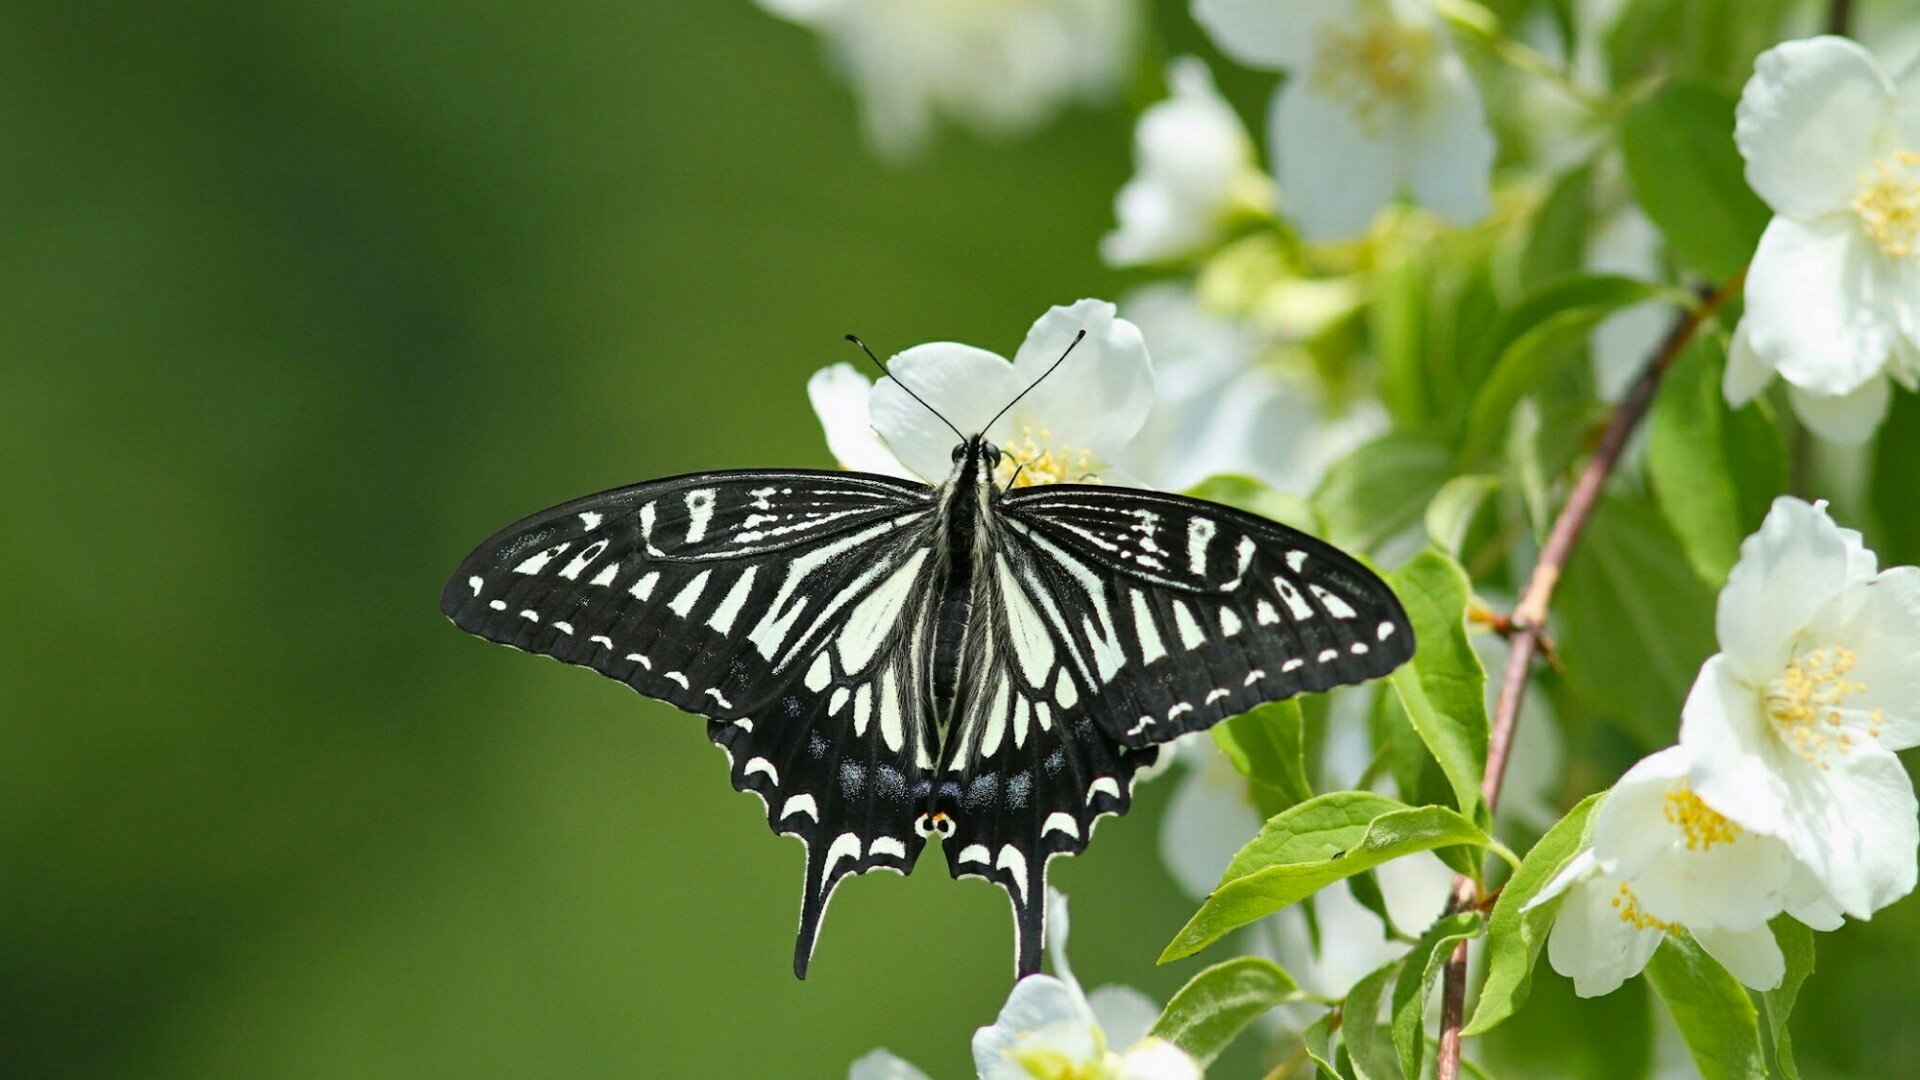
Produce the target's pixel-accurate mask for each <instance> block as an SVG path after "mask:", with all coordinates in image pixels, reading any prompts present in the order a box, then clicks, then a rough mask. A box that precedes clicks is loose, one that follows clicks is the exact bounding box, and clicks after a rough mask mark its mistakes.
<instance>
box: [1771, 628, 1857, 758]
mask: <svg viewBox="0 0 1920 1080" xmlns="http://www.w3.org/2000/svg"><path fill="white" fill-rule="evenodd" d="M1859 660H1860V658H1859V655H1858V654H1857V653H1855V652H1854V651H1853V650H1851V649H1848V648H1845V647H1844V646H1838V645H1836V646H1834V647H1832V648H1820V649H1813V650H1810V651H1808V652H1805V653H1801V654H1799V655H1797V656H1795V657H1793V659H1791V660H1789V661H1788V662H1787V668H1786V670H1785V671H1783V672H1781V673H1780V677H1779V678H1777V679H1775V680H1773V682H1772V683H1770V684H1768V686H1767V690H1766V700H1765V707H1766V711H1767V715H1768V716H1769V717H1771V718H1772V719H1773V722H1774V729H1775V731H1777V732H1778V733H1779V735H1780V737H1781V738H1782V739H1783V740H1785V742H1786V743H1787V745H1788V746H1789V747H1791V748H1792V749H1793V751H1794V753H1796V754H1798V755H1799V756H1800V758H1801V759H1802V760H1804V761H1807V762H1809V763H1813V762H1818V763H1819V764H1820V765H1821V767H1822V768H1825V767H1826V762H1825V761H1824V760H1822V759H1823V758H1825V757H1826V756H1827V755H1828V754H1835V753H1837V754H1841V755H1844V754H1847V753H1850V752H1851V751H1852V749H1853V737H1852V735H1851V733H1850V732H1849V730H1848V728H1847V726H1846V717H1845V716H1843V715H1842V714H1841V707H1842V706H1843V705H1844V703H1845V702H1846V700H1847V698H1849V697H1852V696H1853V695H1855V694H1860V693H1864V692H1865V691H1866V689H1867V687H1866V684H1865V683H1861V682H1858V681H1855V680H1853V679H1849V678H1847V677H1846V676H1847V673H1848V672H1850V671H1852V670H1853V668H1854V665H1855V664H1857V663H1859ZM1885 720H1886V717H1885V713H1884V711H1883V710H1880V709H1875V710H1873V711H1872V712H1870V713H1869V714H1868V715H1867V732H1866V733H1867V735H1868V736H1870V737H1872V738H1879V737H1880V727H1881V725H1882V724H1883V723H1885Z"/></svg>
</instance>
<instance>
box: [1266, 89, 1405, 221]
mask: <svg viewBox="0 0 1920 1080" xmlns="http://www.w3.org/2000/svg"><path fill="white" fill-rule="evenodd" d="M1267 145H1268V147H1269V149H1270V150H1271V152H1272V155H1273V168H1274V177H1275V179H1276V180H1278V181H1279V183H1280V200H1281V209H1282V210H1284V211H1286V212H1287V213H1288V214H1289V215H1290V216H1291V217H1292V218H1293V220H1294V222H1295V223H1296V224H1297V225H1298V226H1299V228H1300V233H1301V235H1303V236H1305V237H1306V238H1307V239H1309V240H1316V241H1332V240H1345V239H1349V238H1352V237H1354V236H1357V235H1359V234H1360V233H1362V232H1365V231H1366V229H1367V226H1369V225H1371V224H1372V223H1373V218H1374V215H1376V214H1378V213H1379V212H1380V211H1381V209H1382V208H1384V207H1385V206H1386V205H1387V204H1388V203H1390V202H1392V201H1393V200H1394V199H1395V198H1396V197H1397V196H1398V195H1399V194H1400V191H1401V189H1402V188H1404V187H1405V186H1406V181H1407V171H1408V162H1407V150H1406V146H1407V141H1406V140H1405V139H1404V138H1403V134H1402V133H1401V132H1400V131H1399V130H1397V125H1394V126H1391V127H1390V126H1388V125H1385V124H1382V125H1381V126H1380V127H1379V129H1378V130H1377V131H1376V130H1369V128H1368V127H1367V126H1366V125H1364V124H1363V123H1362V122H1361V120H1360V118H1359V117H1358V116H1356V115H1355V113H1354V106H1353V104H1352V103H1351V102H1347V101H1341V100H1339V99H1336V98H1332V97H1329V96H1327V95H1326V94H1325V93H1324V92H1322V90H1321V88H1320V87H1319V86H1318V85H1316V84H1315V83H1314V81H1313V80H1312V79H1306V78H1300V79H1291V80H1289V81H1288V82H1287V83H1286V85H1284V86H1282V87H1281V88H1280V90H1279V91H1278V92H1277V93H1275V94H1274V97H1273V107H1272V109H1271V110H1270V111H1269V113H1268V114H1267Z"/></svg>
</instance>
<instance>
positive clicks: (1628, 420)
mask: <svg viewBox="0 0 1920 1080" xmlns="http://www.w3.org/2000/svg"><path fill="white" fill-rule="evenodd" d="M1745 280H1746V272H1745V271H1742V272H1740V273H1739V274H1736V275H1734V276H1733V277H1732V278H1731V279H1729V280H1728V281H1726V282H1725V283H1724V284H1722V285H1720V286H1719V287H1718V288H1715V289H1711V290H1704V291H1703V292H1702V293H1701V296H1700V302H1699V303H1698V304H1696V305H1695V306H1693V307H1692V308H1690V309H1688V310H1687V311H1685V312H1683V313H1682V314H1681V315H1680V317H1679V318H1678V319H1676V320H1675V321H1674V324H1673V329H1671V330H1669V331H1668V332H1667V336H1666V338H1665V340H1663V341H1662V342H1661V344H1660V347H1659V349H1657V350H1656V351H1655V352H1654V354H1653V356H1652V358H1650V359H1649V360H1648V361H1647V364H1646V367H1644V368H1643V369H1642V370H1641V372H1640V377H1639V378H1638V379H1636V380H1635V381H1634V384H1633V387H1632V389H1630V390H1629V391H1628V392H1627V396H1626V398H1625V400H1623V401H1622V402H1621V404H1620V408H1619V409H1618V410H1616V411H1615V412H1614V414H1613V417H1612V418H1611V419H1610V420H1609V421H1608V422H1607V427H1606V431H1605V433H1604V434H1602V436H1601V438H1600V446H1599V448H1598V449H1597V450H1596V451H1595V452H1594V455H1593V458H1592V460H1590V461H1588V462H1587V467H1586V468H1585V469H1584V470H1583V471H1582V472H1581V473H1580V479H1579V480H1578V481H1577V482H1575V484H1574V486H1573V491H1572V492H1571V493H1570V494H1569V495H1568V496H1567V503H1566V505H1565V506H1564V507H1562V508H1561V510H1560V516H1559V517H1557V518H1555V519H1554V522H1553V529H1552V531H1551V532H1549V533H1548V534H1547V541H1546V544H1545V545H1543V546H1542V547H1541V549H1540V559H1539V561H1538V562H1537V563H1535V564H1534V568H1533V573H1532V575H1530V576H1529V577H1528V579H1527V585H1526V589H1525V591H1523V592H1522V593H1521V595H1520V603H1519V605H1518V606H1516V607H1515V608H1514V610H1513V615H1512V617H1511V622H1510V626H1511V632H1510V633H1509V635H1508V638H1507V640H1508V645H1507V665H1506V669H1505V671H1504V672H1503V673H1502V677H1501V681H1500V697H1499V700H1498V701H1497V702H1496V704H1495V706H1494V714H1493V724H1492V728H1491V731H1490V732H1489V734H1488V739H1487V767H1486V774H1485V776H1484V778H1483V779H1482V781H1481V784H1480V793H1481V797H1482V798H1484V799H1485V800H1486V804H1487V810H1488V812H1489V813H1491V812H1492V810H1493V807H1494V805H1495V804H1496V803H1497V802H1498V801H1499V799H1500V783H1501V780H1502V779H1503V778H1504V777H1505V775H1506V771H1507V755H1508V751H1509V750H1510V749H1511V748H1512V746H1513V734H1514V729H1515V728H1516V727H1518V726H1519V722H1520V702H1521V700H1522V698H1523V697H1525V695H1526V691H1527V676H1528V674H1529V673H1530V672H1531V669H1532V666H1533V660H1534V657H1535V656H1536V655H1537V654H1538V653H1539V652H1540V650H1541V647H1542V644H1543V643H1544V642H1545V640H1546V625H1547V608H1548V605H1549V604H1551V603H1552V601H1553V593H1554V589H1555V588H1556V587H1557V586H1558V585H1559V583H1560V575H1561V573H1562V571H1564V570H1565V568H1566V565H1567V562H1568V560H1569V559H1571V558H1572V556H1573V549H1574V545H1576V544H1578V543H1579V541H1580V534H1581V532H1582V531H1583V530H1584V529H1585V528H1586V525H1587V519H1588V518H1590V517H1592V516H1593V510H1594V507H1596V506H1597V505H1599V502H1600V493H1601V491H1602V490H1603V489H1604V488H1605V487H1606V483H1607V479H1608V478H1609V477H1610V476H1612V475H1613V470H1614V467H1615V466H1616V465H1618V464H1619V462H1620V455H1621V454H1622V453H1623V452H1624V451H1625V450H1626V447H1627V441H1628V439H1630V438H1631V437H1632V436H1633V433H1634V431H1635V430H1637V429H1638V428H1639V426H1640V422H1641V421H1642V420H1644V419H1645V418H1646V415H1647V412H1648V410H1649V409H1651V408H1652V406H1653V397H1654V394H1655V393H1656V392H1657V391H1658V390H1659V388H1660V381H1661V379H1662V378H1664V377H1665V375H1666V373H1667V369H1668V368H1671V367H1672V366H1673V363H1674V361H1675V360H1677V359H1679V357H1680V354H1681V353H1682V352H1685V351H1686V348H1687V346H1688V345H1689V344H1691V343H1692V342H1693V339H1694V337H1695V335H1696V334H1698V333H1699V331H1700V328H1701V327H1702V326H1704V325H1705V324H1706V323H1707V322H1708V321H1709V320H1710V319H1712V318H1713V316H1714V314H1715V313H1716V312H1718V311H1719V310H1720V308H1721V307H1723V306H1724V305H1725V304H1726V302H1727V301H1728V300H1730V299H1732V297H1733V296H1734V295H1735V294H1737V293H1738V292H1739V291H1740V287H1741V286H1742V285H1743V284H1744V283H1745ZM1478 904H1479V898H1478V897H1477V896H1476V895H1475V886H1474V883H1473V880H1472V879H1471V878H1468V877H1465V876H1464V875H1463V876H1461V877H1458V878H1456V879H1454V885H1453V898H1452V901H1451V903H1450V904H1449V907H1448V910H1449V912H1454V911H1465V910H1470V909H1472V908H1474V907H1476V906H1477V905H1478ZM1466 998H1467V943H1466V942H1464V941H1463V942H1461V943H1460V944H1459V945H1458V946H1457V947H1455V949H1454V950H1453V954H1452V955H1451V956H1450V957H1448V959H1447V967H1446V974H1445V977H1444V983H1443V990H1442V996H1441V1011H1440V1060H1439V1073H1438V1080H1457V1078H1458V1076H1459V1073H1460V1027H1461V1023H1462V1020H1463V1019H1464V1015H1465V1011H1466Z"/></svg>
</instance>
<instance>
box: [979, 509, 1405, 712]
mask: <svg viewBox="0 0 1920 1080" xmlns="http://www.w3.org/2000/svg"><path fill="white" fill-rule="evenodd" d="M1000 519H1001V521H1002V523H1003V524H1004V525H1005V526H1006V532H1007V534H1008V540H1007V544H1006V546H1007V547H1008V548H1010V549H1014V550H1023V551H1024V552H1025V555H1026V557H1027V558H1028V559H1029V560H1031V562H1032V564H1033V565H1034V566H1035V568H1036V569H1035V571H1034V573H1033V574H1032V575H1031V576H1032V577H1033V578H1034V579H1035V582H1036V588H1041V589H1048V590H1050V591H1051V592H1052V594H1053V601H1052V605H1051V608H1050V609H1049V618H1048V622H1049V625H1050V627H1051V628H1052V629H1053V631H1054V633H1055V635H1056V637H1057V639H1058V642H1059V645H1060V648H1061V649H1062V651H1063V652H1064V653H1066V654H1067V656H1068V658H1069V661H1070V662H1071V663H1072V664H1073V667H1074V669H1075V671H1076V672H1077V673H1078V674H1079V675H1080V676H1081V678H1082V679H1083V680H1084V683H1085V686H1086V700H1085V704H1084V708H1085V709H1086V710H1087V712H1088V713H1089V715H1091V716H1092V717H1093V719H1094V720H1095V721H1096V722H1097V723H1098V724H1099V725H1100V726H1101V728H1103V729H1104V730H1105V731H1106V732H1107V733H1108V734H1110V735H1113V736H1115V737H1117V738H1119V739H1120V740H1122V741H1123V742H1124V743H1125V744H1126V745H1129V746H1146V745H1150V744H1153V743H1160V742H1166V741H1168V740H1170V739H1173V738H1177V737H1178V736H1180V735H1182V734H1185V733H1187V732H1189V731H1199V730H1203V729H1205V728H1208V727H1211V726H1213V725H1214V724H1217V723H1219V722H1220V721H1222V720H1225V719H1227V718H1228V717H1231V716H1237V715H1239V714H1240V713H1243V712H1246V711H1247V710H1248V709H1251V708H1253V707H1254V706H1256V705H1260V704H1262V703H1264V702H1268V701H1276V700H1279V699H1282V698H1287V697H1292V696H1293V695H1295V694H1300V693H1305V692H1310V691H1318V690H1326V689H1329V688H1331V687H1334V686H1342V685H1347V684H1350V683H1357V682H1362V681H1365V680H1367V679H1373V678H1378V677H1380V676H1382V675H1385V674H1387V673H1388V672H1390V671H1392V670H1393V669H1394V668H1396V667H1398V666H1399V665H1400V664H1402V663H1403V662H1405V661H1406V660H1407V658H1408V657H1410V656H1412V655H1413V648H1414V641H1413V632H1412V627H1411V625H1410V624H1409V623H1408V621H1407V616H1406V612H1405V610H1404V609H1403V608H1402V607H1401V606H1400V602H1399V600H1398V599H1397V598H1396V597H1395V596H1394V595H1393V592H1392V590H1391V589H1389V588H1388V587H1387V585H1386V583H1385V582H1383V581H1381V580H1380V578H1379V577H1378V576H1377V575H1375V574H1374V573H1373V572H1372V571H1370V570H1368V569H1367V568H1366V567H1364V566H1361V565H1360V564H1359V563H1358V562H1356V561H1355V560H1354V559H1353V558H1352V557H1350V556H1348V555H1346V554H1345V553H1343V552H1341V551H1340V550H1338V549H1336V548H1334V547H1332V546H1330V545H1328V544H1325V543H1323V542H1321V541H1319V540H1316V539H1314V538H1313V537H1311V536H1308V535H1306V534H1304V533H1301V532H1299V531H1297V530H1295V529H1290V528H1288V527H1286V526H1284V525H1280V524H1278V523H1276V522H1273V521H1269V520H1267V519H1265V518H1260V517H1255V516H1253V515H1251V514H1246V513H1242V512H1240V511H1237V510H1234V509H1232V508H1230V507H1226V506H1221V505H1219V504H1216V503H1209V502H1202V501H1200V500H1197V499H1188V498H1184V497H1182V496H1178V495H1166V494H1160V493H1155V492H1147V491H1136V490H1131V489H1124V488H1109V487H1082V486H1065V485H1057V486H1052V487H1044V488H1033V489H1029V490H1027V491H1022V492H1020V493H1017V494H1015V495H1012V496H1010V497H1009V498H1007V499H1006V500H1005V501H1004V503H1003V504H1002V513H1001V518H1000ZM1053 611H1057V612H1058V613H1059V614H1058V615H1057V616H1053V615H1052V614H1051V612H1053Z"/></svg>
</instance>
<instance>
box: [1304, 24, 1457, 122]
mask: <svg viewBox="0 0 1920 1080" xmlns="http://www.w3.org/2000/svg"><path fill="white" fill-rule="evenodd" d="M1432 48H1433V38H1432V36H1431V34H1430V33H1429V32H1428V31H1427V30H1425V29H1423V28H1420V27H1413V26H1404V25H1401V24H1400V23H1396V22H1393V21H1391V20H1388V19H1374V20H1370V21H1368V22H1367V23H1365V24H1363V25H1362V26H1360V27H1358V28H1357V29H1354V30H1350V31H1343V30H1337V29H1334V28H1331V27H1328V28H1326V29H1324V30H1322V31H1321V34H1320V39H1319V42H1318V44H1317V46H1316V47H1315V50H1314V59H1313V75H1312V79H1313V83H1314V86H1315V87H1316V88H1318V89H1319V90H1320V92H1321V93H1323V94H1325V95H1327V96H1328V97H1332V98H1342V99H1345V100H1346V101H1348V102H1349V103H1350V104H1351V105H1352V107H1353V115H1354V116H1355V117H1356V118H1357V119H1359V121H1360V122H1361V125H1362V126H1363V127H1365V128H1366V129H1367V131H1368V133H1369V134H1371V135H1376V136H1377V135H1379V134H1380V130H1379V128H1380V120H1381V118H1380V113H1381V112H1382V111H1383V110H1384V109H1386V108H1388V107H1389V106H1392V105H1396V104H1403V105H1404V104H1414V103H1415V102H1416V101H1417V100H1418V98H1419V96H1420V92H1421V90H1422V79H1421V74H1422V71H1423V70H1424V68H1425V67H1426V61H1427V54H1428V53H1429V52H1430V51H1431V50H1432Z"/></svg>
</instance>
